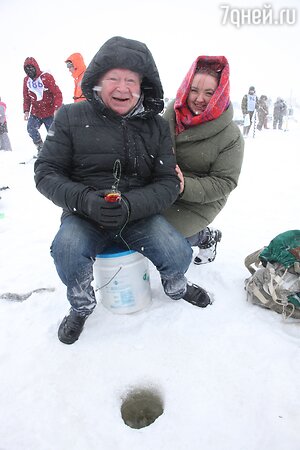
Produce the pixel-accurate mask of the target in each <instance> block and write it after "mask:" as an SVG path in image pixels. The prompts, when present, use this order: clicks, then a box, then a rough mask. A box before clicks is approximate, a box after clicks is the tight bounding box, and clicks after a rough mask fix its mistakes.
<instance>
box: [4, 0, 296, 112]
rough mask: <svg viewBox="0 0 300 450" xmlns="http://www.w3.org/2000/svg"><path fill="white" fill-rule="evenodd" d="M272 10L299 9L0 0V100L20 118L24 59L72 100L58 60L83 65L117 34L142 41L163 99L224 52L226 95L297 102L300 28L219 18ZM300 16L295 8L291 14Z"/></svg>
mask: <svg viewBox="0 0 300 450" xmlns="http://www.w3.org/2000/svg"><path fill="white" fill-rule="evenodd" d="M267 4H268V5H270V6H271V8H272V11H273V13H274V16H278V14H279V11H280V10H281V9H282V8H290V9H293V8H294V9H296V10H297V9H300V8H299V6H300V5H299V1H298V0H286V2H285V1H284V0H283V1H282V0H273V1H272V2H270V3H267V2H265V3H263V2H260V1H257V2H256V1H255V0H248V1H247V0H234V2H232V3H225V2H222V1H216V0H209V1H206V0H205V1H201V0H189V1H184V0H165V1H164V0H151V1H150V0H149V3H148V6H147V2H146V1H143V0H123V1H121V0H111V1H102V0H97V1H95V0H80V1H79V0H52V1H51V2H48V3H44V2H37V1H32V0H28V1H26V2H24V1H23V0H1V5H0V17H1V35H2V39H1V72H0V96H2V99H3V100H6V102H7V104H8V106H9V107H10V108H9V109H10V113H12V108H13V109H14V113H17V112H18V113H19V112H20V114H21V115H22V80H23V77H24V75H25V74H24V71H23V63H24V60H25V58H26V57H27V56H33V57H35V58H36V59H37V61H38V63H39V65H40V67H41V69H42V70H44V71H50V72H51V73H52V74H53V75H54V77H55V79H56V81H57V83H58V85H59V86H60V87H61V89H62V91H63V94H64V101H65V103H67V102H70V101H72V94H73V79H72V78H71V76H70V74H69V72H68V70H67V69H66V67H65V64H64V61H65V59H66V58H67V56H69V55H70V54H71V53H74V52H80V53H82V55H83V57H84V59H85V61H86V63H89V61H90V60H91V58H92V57H93V56H94V54H95V53H96V52H97V50H98V49H99V47H100V46H101V45H102V44H103V43H104V42H105V41H106V40H107V39H109V38H110V37H112V36H116V35H120V36H124V37H127V38H132V39H137V40H140V41H143V42H145V43H146V44H147V46H148V47H149V49H150V50H151V52H152V54H153V56H154V59H155V61H156V64H157V66H158V69H159V72H160V75H161V79H162V83H163V87H164V91H165V96H167V97H173V96H175V94H176V90H177V88H178V86H179V84H180V83H181V81H182V79H183V77H184V76H185V74H186V72H187V71H188V69H189V67H190V66H191V64H192V62H193V61H194V60H195V59H196V57H197V56H199V55H224V56H226V57H227V59H228V60H229V64H230V69H231V97H232V100H235V101H239V102H240V100H241V97H242V95H243V94H244V93H245V92H246V91H247V90H248V87H249V86H250V85H254V86H255V87H256V91H257V93H258V94H259V95H261V94H266V95H268V96H269V97H271V98H272V99H276V97H277V96H283V97H284V98H286V99H287V100H288V99H289V97H290V95H292V97H297V98H298V100H299V101H300V82H299V69H300V63H299V42H300V25H299V19H298V17H297V23H296V24H294V25H289V24H283V25H269V24H268V25H253V24H252V25H251V24H250V25H249V24H248V25H247V24H245V25H243V26H241V27H240V28H238V27H237V26H235V25H234V24H232V23H230V21H229V20H228V21H227V23H226V24H222V22H223V21H224V11H225V8H224V7H223V8H222V5H228V8H229V9H230V11H232V9H235V8H237V9H239V11H241V10H242V8H252V9H253V8H258V9H260V10H262V9H263V8H264V5H267ZM297 16H299V11H297Z"/></svg>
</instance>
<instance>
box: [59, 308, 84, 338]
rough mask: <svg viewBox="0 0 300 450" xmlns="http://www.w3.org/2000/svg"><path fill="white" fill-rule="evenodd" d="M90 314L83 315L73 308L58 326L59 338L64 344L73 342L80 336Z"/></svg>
mask: <svg viewBox="0 0 300 450" xmlns="http://www.w3.org/2000/svg"><path fill="white" fill-rule="evenodd" d="M87 318H88V315H86V316H81V315H79V314H78V313H77V312H76V311H74V310H73V309H71V311H70V314H69V315H68V316H66V317H64V319H63V321H62V323H61V324H60V326H59V328H58V339H59V340H60V341H61V342H63V343H64V344H73V343H74V342H75V341H77V339H78V338H79V336H80V334H81V332H82V330H83V326H84V323H85V321H86V319H87Z"/></svg>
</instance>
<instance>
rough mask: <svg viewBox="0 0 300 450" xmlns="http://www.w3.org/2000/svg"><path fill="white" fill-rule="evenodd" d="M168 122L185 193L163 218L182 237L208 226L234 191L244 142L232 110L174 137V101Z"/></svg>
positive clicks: (170, 108) (168, 113)
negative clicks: (182, 176) (234, 120)
mask: <svg viewBox="0 0 300 450" xmlns="http://www.w3.org/2000/svg"><path fill="white" fill-rule="evenodd" d="M163 117H164V119H166V120H167V121H168V122H169V125H170V130H171V135H172V139H173V145H174V149H175V153H176V159H177V164H178V165H179V167H180V169H181V171H182V172H183V175H184V191H183V193H182V194H181V195H180V197H179V198H178V199H177V200H176V202H175V203H174V204H173V205H172V206H171V207H170V208H169V209H168V210H167V211H166V212H165V214H164V215H165V217H166V219H167V220H168V221H169V222H170V223H171V224H172V225H173V226H174V227H175V228H176V229H177V230H178V231H180V232H181V233H182V234H183V235H184V236H185V237H189V236H192V235H194V234H196V233H197V232H199V231H200V230H202V229H203V228H205V227H206V226H208V225H209V224H210V223H211V222H212V221H213V220H214V218H215V217H216V216H217V214H219V212H220V211H221V210H222V208H223V207H224V206H225V203H226V201H227V198H228V196H229V194H230V192H231V191H233V189H235V188H236V186H237V183H238V179H239V175H240V171H241V166H242V161H243V153H244V139H243V137H242V135H241V132H240V130H239V128H238V126H237V125H236V124H235V123H234V122H233V120H232V119H233V107H232V104H230V105H229V107H228V108H227V110H225V111H224V112H223V114H221V116H220V117H218V118H217V119H215V120H212V121H209V122H205V123H202V124H200V125H197V126H194V127H190V128H188V129H186V130H185V131H183V132H181V133H180V134H178V135H177V136H175V125H176V122H175V112H174V101H173V102H171V103H170V104H169V105H168V107H167V110H166V111H165V113H164V116H163Z"/></svg>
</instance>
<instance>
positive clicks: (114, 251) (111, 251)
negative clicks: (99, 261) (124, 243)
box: [96, 247, 136, 258]
mask: <svg viewBox="0 0 300 450" xmlns="http://www.w3.org/2000/svg"><path fill="white" fill-rule="evenodd" d="M132 253H136V251H135V250H123V249H121V248H118V247H110V248H107V249H106V250H105V251H104V252H103V253H99V254H98V255H96V258H120V257H121V256H126V255H131V254H132Z"/></svg>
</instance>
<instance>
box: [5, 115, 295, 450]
mask: <svg viewBox="0 0 300 450" xmlns="http://www.w3.org/2000/svg"><path fill="white" fill-rule="evenodd" d="M24 127H25V125H24V124H20V128H19V133H16V134H15V135H10V138H11V141H12V145H13V147H14V151H13V152H11V153H8V152H3V151H2V152H0V176H1V178H0V180H1V181H0V185H1V186H6V185H8V186H9V187H10V189H9V190H6V191H2V192H1V193H0V195H1V196H2V200H0V212H2V213H4V218H1V219H0V248H1V261H0V273H1V279H0V294H3V293H5V292H17V293H24V292H27V291H30V290H32V289H36V288H42V287H48V288H52V287H53V288H55V291H54V292H46V293H40V294H33V295H32V296H31V297H29V298H28V300H26V301H24V302H13V301H9V300H3V299H2V300H0V386H1V390H0V450H70V449H72V450H99V449H101V450H261V449H263V450H283V449H285V450H299V448H300V432H299V429H300V398H299V392H300V377H299V373H300V352H299V346H300V328H299V326H300V325H299V321H298V322H297V321H294V320H288V321H286V322H284V321H283V319H282V317H281V316H280V315H277V314H276V313H273V312H270V311H266V310H263V309H261V308H259V307H258V306H254V305H251V304H250V303H248V302H247V301H246V294H245V291H244V279H245V278H246V277H247V276H248V273H247V271H246V269H245V267H244V264H243V261H244V258H245V256H247V255H248V254H249V253H251V252H253V251H254V250H256V249H259V248H261V247H262V246H263V245H267V244H268V243H269V241H270V240H271V239H272V238H273V237H274V236H275V235H277V234H279V233H281V232H283V231H286V230H288V229H296V228H298V229H299V227H300V221H299V219H300V213H299V202H298V200H297V197H298V193H299V158H300V157H299V139H300V130H299V124H297V123H296V122H290V124H289V128H290V129H289V131H288V132H283V131H273V130H263V131H262V132H261V133H259V132H257V133H256V137H255V139H253V138H252V137H249V138H248V139H247V141H246V148H245V159H244V165H243V171H242V175H241V178H240V183H239V186H238V188H237V189H236V190H235V191H234V192H233V194H232V195H231V197H230V199H229V201H228V204H227V205H226V207H225V209H224V211H223V212H222V213H221V214H220V215H219V216H218V218H217V220H216V221H215V223H214V226H216V227H218V228H220V229H221V230H222V232H223V240H222V242H221V245H220V246H219V251H218V256H217V259H216V261H215V262H214V263H212V264H208V265H206V266H202V267H201V266H200V267H199V266H193V265H191V267H190V269H189V272H188V277H189V279H190V280H192V281H194V282H197V283H198V284H200V285H202V286H203V287H205V288H206V289H208V290H209V291H210V292H211V293H212V294H213V296H214V298H215V302H214V304H213V305H212V306H210V307H207V308H206V309H198V308H196V307H193V306H192V305H190V304H188V303H186V302H184V301H178V302H172V301H171V300H169V299H168V298H167V297H166V296H165V295H164V293H163V291H162V288H161V286H160V282H159V277H158V275H157V273H156V271H155V270H154V269H153V268H151V285H152V293H153V302H152V304H151V306H150V307H148V308H147V309H146V310H143V311H141V312H138V313H136V314H132V315H115V314H112V313H111V312H110V311H108V310H106V309H105V308H104V307H103V306H102V305H101V304H99V305H98V307H97V308H96V310H95V312H94V314H93V315H92V316H91V317H90V318H89V320H88V321H87V323H86V327H85V329H84V332H83V333H82V335H81V337H80V339H79V341H78V342H76V343H75V344H74V345H71V346H67V345H64V344H62V343H61V342H59V341H58V339H57V328H58V325H59V323H60V321H61V319H62V318H63V316H64V315H65V313H66V312H67V311H68V308H69V304H68V302H67V300H66V296H65V287H64V286H63V285H62V284H61V282H60V280H59V278H58V276H57V274H56V271H55V268H54V265H53V262H52V260H51V257H50V255H49V246H50V244H51V241H52V239H53V237H54V234H55V233H56V230H57V229H58V226H59V217H60V210H59V208H57V207H56V206H54V205H53V204H51V202H49V201H48V200H47V199H46V198H44V197H43V196H42V195H41V194H39V193H38V192H37V191H36V189H35V186H34V181H33V163H32V162H30V163H28V164H26V165H20V164H19V162H20V161H24V160H27V159H30V158H31V156H32V152H33V146H32V144H31V142H30V140H29V138H28V137H27V136H26V133H25V131H24ZM1 186H0V187H1ZM179 257H180V255H179ZM139 387H146V388H147V387H148V388H150V389H156V390H157V391H158V392H159V393H160V395H161V398H162V399H163V402H164V413H163V415H162V416H160V417H159V418H158V419H157V420H156V421H155V422H154V423H153V424H152V425H150V426H149V427H146V428H142V429H139V430H136V429H132V428H130V427H128V426H127V425H125V424H124V422H123V420H122V417H121V414H120V407H121V403H122V398H123V397H124V396H125V395H126V393H127V392H128V391H129V390H131V389H133V388H139Z"/></svg>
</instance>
